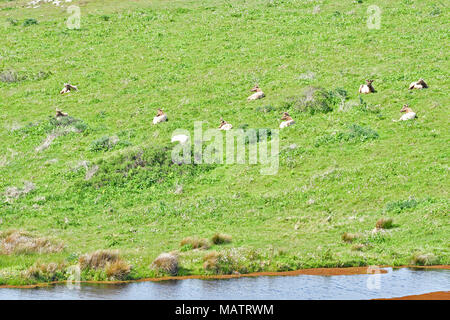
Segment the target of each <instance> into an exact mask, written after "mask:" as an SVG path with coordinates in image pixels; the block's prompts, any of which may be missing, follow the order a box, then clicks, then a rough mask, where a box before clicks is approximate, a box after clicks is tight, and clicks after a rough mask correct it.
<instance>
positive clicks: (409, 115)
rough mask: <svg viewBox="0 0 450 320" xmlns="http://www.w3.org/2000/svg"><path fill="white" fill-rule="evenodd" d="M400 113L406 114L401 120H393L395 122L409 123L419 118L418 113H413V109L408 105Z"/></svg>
mask: <svg viewBox="0 0 450 320" xmlns="http://www.w3.org/2000/svg"><path fill="white" fill-rule="evenodd" d="M400 112H405V114H404V115H402V116H401V117H400V119H399V120H393V121H394V122H397V121H407V120H412V119H415V118H417V115H416V113H415V112H414V111H412V109H411V108H410V107H409V106H408V105H407V104H405V105H404V106H403V108H402V109H401V110H400Z"/></svg>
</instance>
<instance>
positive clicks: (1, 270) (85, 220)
mask: <svg viewBox="0 0 450 320" xmlns="http://www.w3.org/2000/svg"><path fill="white" fill-rule="evenodd" d="M372 2H373V3H372ZM372 2H371V1H368V0H362V1H361V0H360V1H353V0H342V1H331V0H322V1H313V0H310V1H307V0H303V1H300V0H298V1H294V0H292V1H290V0H284V1H283V0H273V1H268V0H247V1H234V2H233V1H223V0H205V1H192V0H183V1H143V0H142V1H141V0H136V1H90V0H87V1H73V2H71V3H70V4H71V5H77V6H79V7H80V9H81V27H80V29H68V28H67V26H66V21H67V19H68V17H69V16H70V14H69V13H68V12H67V11H66V10H67V6H68V5H69V3H62V4H63V5H64V7H62V8H61V7H59V6H55V5H53V4H49V3H42V4H41V5H40V6H39V7H38V8H27V7H26V6H27V5H26V2H25V1H5V0H0V30H1V33H2V36H1V37H0V80H1V81H0V230H1V231H2V234H3V236H0V238H2V237H3V240H2V241H3V245H4V246H5V241H4V239H6V238H5V237H6V235H7V234H9V233H11V232H13V231H14V230H19V231H21V232H26V233H28V234H29V236H28V238H27V239H32V237H36V238H45V239H49V240H50V241H51V243H53V244H54V245H55V246H56V244H63V245H64V249H63V250H54V251H55V252H52V250H48V251H50V252H47V253H39V252H35V251H36V250H29V251H26V250H25V252H20V251H14V250H13V251H12V252H9V253H8V252H6V251H5V250H3V253H2V248H1V246H0V284H23V283H33V282H39V281H50V280H57V279H65V278H67V277H68V272H67V268H68V267H69V266H71V265H74V264H77V261H79V259H80V257H81V256H82V255H83V254H87V253H92V252H94V251H96V250H100V249H105V250H118V251H119V252H120V255H121V257H122V258H123V259H124V260H126V261H127V263H129V264H131V266H132V267H131V271H130V272H129V273H128V272H127V273H126V274H125V275H124V276H122V278H126V279H136V278H143V277H153V276H160V275H162V273H161V272H159V271H158V270H155V269H154V268H151V267H150V266H151V264H152V261H153V260H154V259H155V258H156V257H157V256H158V255H159V254H160V253H162V252H172V251H175V250H179V269H178V274H179V275H188V274H208V273H231V272H236V271H237V272H241V273H243V272H251V271H269V270H270V271H284V270H294V269H300V268H308V267H333V266H337V267H339V266H362V265H375V264H376V265H405V264H410V263H418V264H420V263H422V264H449V251H450V250H449V249H450V248H449V235H450V224H449V213H448V212H449V197H448V191H449V179H448V173H449V138H450V135H449V108H448V107H449V94H448V87H449V85H450V81H449V73H448V71H449V67H450V66H449V59H448V52H449V33H448V30H449V27H450V24H449V21H450V19H449V17H450V15H449V10H448V7H447V6H446V5H445V4H444V2H439V1H429V0H428V1H418V0H402V1H389V0H380V1H376V5H377V6H379V8H380V9H381V26H380V28H379V29H369V28H368V27H367V19H368V12H367V9H368V7H369V6H370V5H372V4H375V1H372ZM419 78H424V79H425V80H426V81H427V83H428V84H429V86H430V87H429V88H428V89H425V90H408V86H409V84H410V83H411V82H413V81H416V80H418V79H419ZM365 79H373V80H375V81H374V86H375V88H376V90H377V92H376V93H375V94H371V95H364V96H361V97H360V95H359V94H358V88H359V85H360V84H362V83H364V81H365ZM68 81H70V83H72V84H74V85H77V86H78V89H79V90H78V91H76V92H71V93H69V94H65V95H60V94H59V91H60V90H61V88H62V87H63V84H64V82H68ZM255 83H259V85H260V87H261V88H262V89H263V90H264V92H265V94H266V97H265V98H264V99H261V100H257V101H253V102H247V99H246V98H247V96H248V95H250V92H249V89H250V88H251V87H253V85H254V84H255ZM311 87H320V88H323V89H324V90H325V91H326V92H329V93H330V95H332V96H333V97H332V99H329V101H328V100H327V102H326V103H328V106H329V107H330V108H331V109H332V111H330V112H320V111H319V112H305V111H304V110H303V109H302V108H299V107H298V103H297V102H298V101H299V100H301V99H302V94H303V93H304V92H305V90H308V88H311ZM405 103H407V104H409V105H410V107H411V108H412V109H413V110H414V111H415V112H416V113H417V115H418V119H416V120H413V121H405V122H393V121H392V119H398V118H399V117H400V116H401V114H400V112H399V111H400V109H401V107H402V106H403V104H405ZM55 108H60V109H62V110H64V111H65V112H67V113H69V115H70V116H71V117H73V118H71V121H74V122H73V123H72V124H67V126H63V125H60V124H59V123H57V122H55V121H54V119H52V117H54V114H55ZM157 108H163V109H164V111H165V112H166V113H167V114H168V117H169V121H168V122H165V123H161V124H159V125H157V126H154V125H152V123H151V122H152V119H153V116H154V115H155V113H156V109H157ZM284 111H288V112H289V113H290V114H291V116H292V117H293V118H294V120H295V121H296V124H295V125H293V126H291V127H288V128H286V129H283V130H281V131H280V154H279V161H280V164H279V170H278V173H277V174H275V175H261V174H260V169H261V165H260V164H256V165H250V164H245V165H242V164H241V165H237V164H236V165H224V164H212V165H196V166H194V165H182V166H176V165H171V161H170V159H169V158H168V156H167V154H169V155H170V149H171V147H172V146H173V145H174V144H172V143H170V138H171V135H172V132H173V131H174V130H175V129H177V128H182V129H187V130H189V131H190V132H193V125H194V121H204V124H203V126H204V128H205V129H206V128H217V127H218V125H219V119H220V118H221V117H223V118H224V119H226V120H227V121H228V122H230V123H232V124H233V125H234V127H235V128H238V127H245V126H248V127H249V128H273V129H277V128H278V125H279V123H280V121H281V120H280V118H281V113H282V112H284ZM52 135H53V136H52ZM52 139H53V140H52ZM46 140H47V142H48V143H50V142H51V144H50V145H49V146H48V147H47V148H45V146H44V147H43V146H42V144H43V143H44V142H45V141H46ZM39 146H41V148H40V149H36V148H39ZM97 167H98V171H96V169H97ZM87 172H89V173H90V175H92V177H89V179H87V177H86V174H87ZM380 218H392V219H393V225H392V227H391V228H389V229H386V230H385V231H384V232H377V233H374V234H372V233H371V231H372V229H374V227H375V224H376V222H377V221H378V219H380ZM218 232H219V233H223V234H226V235H230V236H231V237H232V240H231V242H227V243H224V244H211V245H210V246H209V248H208V249H197V250H190V249H192V246H190V245H189V244H187V245H184V246H180V241H181V240H182V239H184V238H186V237H198V238H207V239H210V238H211V237H212V236H213V235H214V234H215V233H218ZM345 232H347V233H348V234H353V235H354V237H356V238H354V239H352V237H350V239H348V241H347V242H346V241H343V239H342V235H343V234H344V233H345ZM41 240H42V239H41ZM42 241H44V240H42ZM42 241H41V242H42ZM44 242H45V241H44ZM350 242H351V243H350ZM49 246H50V247H51V246H52V245H49ZM3 249H5V248H3ZM44 251H45V250H44ZM215 251H216V252H217V253H214V252H215ZM207 254H208V255H209V257H211V256H212V257H213V259H212V260H213V262H214V263H215V266H214V267H215V268H210V269H206V270H205V269H204V256H205V255H207ZM214 257H215V258H214ZM218 257H219V258H218ZM206 261H207V262H208V261H210V260H208V259H206ZM53 262H54V263H57V264H58V270H59V271H58V272H56V271H54V270H53V271H52V270H50V271H49V268H48V267H45V268H41V269H42V272H40V273H39V272H38V275H36V273H33V272H30V269H31V270H32V269H33V268H36V267H37V266H42V265H47V266H48V265H49V264H50V263H53ZM50 269H51V268H50ZM82 278H83V279H85V280H89V279H97V280H106V279H108V278H109V279H114V276H108V273H107V272H105V270H103V269H101V268H98V269H92V270H91V269H89V268H88V269H85V270H84V271H83V273H82Z"/></svg>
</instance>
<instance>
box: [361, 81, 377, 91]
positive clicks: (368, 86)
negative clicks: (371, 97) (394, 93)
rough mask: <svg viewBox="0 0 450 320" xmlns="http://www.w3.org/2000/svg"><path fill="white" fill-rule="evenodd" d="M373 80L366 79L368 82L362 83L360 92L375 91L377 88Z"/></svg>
mask: <svg viewBox="0 0 450 320" xmlns="http://www.w3.org/2000/svg"><path fill="white" fill-rule="evenodd" d="M372 83H373V80H366V84H362V85H360V86H359V93H364V94H368V93H374V92H375V88H374V87H373V86H372Z"/></svg>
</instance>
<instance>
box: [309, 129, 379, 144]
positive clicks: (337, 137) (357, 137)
mask: <svg viewBox="0 0 450 320" xmlns="http://www.w3.org/2000/svg"><path fill="white" fill-rule="evenodd" d="M378 137H379V135H378V133H377V132H376V131H375V130H373V129H371V128H369V127H362V126H360V125H357V124H352V125H351V126H350V127H349V130H348V131H347V132H337V133H332V134H327V135H323V136H321V137H318V138H317V139H316V142H315V144H314V145H315V146H316V147H319V146H321V145H324V144H329V143H336V142H350V143H356V142H366V141H369V140H374V139H378Z"/></svg>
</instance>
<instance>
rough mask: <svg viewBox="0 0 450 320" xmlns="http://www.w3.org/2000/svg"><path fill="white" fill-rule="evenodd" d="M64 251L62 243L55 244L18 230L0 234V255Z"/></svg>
mask: <svg viewBox="0 0 450 320" xmlns="http://www.w3.org/2000/svg"><path fill="white" fill-rule="evenodd" d="M63 249H64V244H63V243H62V242H60V243H55V242H53V241H51V240H50V239H47V238H44V237H36V236H33V235H31V234H30V233H27V232H24V231H18V230H9V231H3V232H0V254H5V255H11V254H30V253H55V252H60V251H62V250H63Z"/></svg>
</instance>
